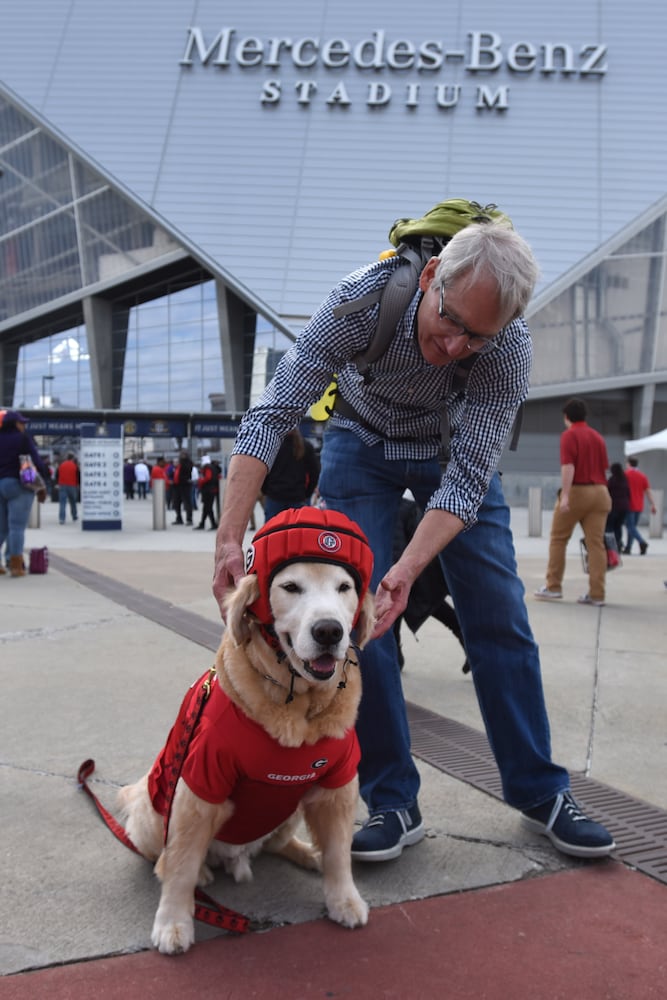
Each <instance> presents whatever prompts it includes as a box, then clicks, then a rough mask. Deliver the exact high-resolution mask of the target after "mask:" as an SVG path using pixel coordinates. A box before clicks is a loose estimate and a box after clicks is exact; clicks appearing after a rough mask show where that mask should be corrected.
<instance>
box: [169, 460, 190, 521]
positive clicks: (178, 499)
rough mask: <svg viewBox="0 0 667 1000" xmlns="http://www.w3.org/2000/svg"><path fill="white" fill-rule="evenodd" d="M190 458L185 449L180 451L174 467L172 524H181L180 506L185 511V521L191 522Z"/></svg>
mask: <svg viewBox="0 0 667 1000" xmlns="http://www.w3.org/2000/svg"><path fill="white" fill-rule="evenodd" d="M192 469H193V464H192V459H191V458H190V456H189V455H188V453H187V451H182V452H181V454H180V456H179V459H178V465H177V466H176V468H175V469H174V492H173V499H172V505H173V508H174V512H175V514H176V517H175V519H174V520H173V521H172V524H183V518H182V516H181V508H182V509H183V511H184V512H185V523H186V524H192Z"/></svg>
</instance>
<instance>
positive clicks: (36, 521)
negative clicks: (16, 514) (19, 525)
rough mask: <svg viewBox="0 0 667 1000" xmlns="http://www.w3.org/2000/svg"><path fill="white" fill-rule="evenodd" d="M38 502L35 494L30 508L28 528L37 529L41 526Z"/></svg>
mask: <svg viewBox="0 0 667 1000" xmlns="http://www.w3.org/2000/svg"><path fill="white" fill-rule="evenodd" d="M40 506H41V504H40V502H39V500H38V499H37V494H35V499H34V500H33V502H32V507H31V508H30V517H29V518H28V527H29V528H39V527H40V525H41V514H40V509H39V508H40Z"/></svg>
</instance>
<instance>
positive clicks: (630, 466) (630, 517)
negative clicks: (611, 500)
mask: <svg viewBox="0 0 667 1000" xmlns="http://www.w3.org/2000/svg"><path fill="white" fill-rule="evenodd" d="M638 465H639V462H638V461H637V459H636V458H629V459H628V460H627V462H626V469H625V477H626V479H627V480H628V486H629V487H630V509H629V510H628V513H627V515H626V518H625V530H626V534H627V540H626V543H625V548H624V549H623V554H624V555H626V556H629V555H630V549H631V548H632V543H633V541H634V540H635V539H636V540H637V542H638V543H639V552H640V554H641V555H643V556H645V555H646V550H647V549H648V542H647V541H646V540H645V539H644V537H643V536H642V535H641V534H640V532H639V529H638V527H637V525H638V524H639V518H640V516H641V513H642V511H643V510H644V496H646V499H647V500H648V502H649V504H650V505H651V513H652V514H655V510H656V508H655V501H654V499H653V494H652V493H651V484H650V483H649V481H648V477H647V476H645V475H644V473H643V472H640V471H639V469H638V468H637V466H638Z"/></svg>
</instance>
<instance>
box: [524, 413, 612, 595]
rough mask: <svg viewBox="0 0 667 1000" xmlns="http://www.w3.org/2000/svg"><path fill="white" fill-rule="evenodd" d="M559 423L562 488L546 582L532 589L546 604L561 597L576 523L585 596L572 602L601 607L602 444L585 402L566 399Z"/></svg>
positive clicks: (605, 501) (607, 506)
mask: <svg viewBox="0 0 667 1000" xmlns="http://www.w3.org/2000/svg"><path fill="white" fill-rule="evenodd" d="M563 420H564V422H565V430H564V431H563V433H562V434H561V438H560V467H561V487H560V490H559V491H558V497H557V498H556V506H555V508H554V513H553V518H552V521H551V536H550V538H549V561H548V564H547V579H546V584H545V586H544V587H541V588H540V589H539V590H536V591H535V596H536V597H539V598H540V599H541V600H546V601H553V600H557V599H560V598H562V596H563V577H564V575H565V552H566V549H567V543H568V542H569V540H570V538H571V537H572V532H573V531H574V529H575V527H576V525H577V524H580V525H581V527H582V529H583V532H584V541H585V543H586V550H587V552H588V593H586V594H583V595H582V596H581V597H579V598H577V600H578V602H579V604H594V605H595V606H596V607H602V606H603V605H604V603H605V578H606V574H607V550H606V548H605V544H604V532H605V526H606V524H607V515H608V514H609V511H610V510H611V497H610V496H609V490H608V489H607V470H608V468H609V458H608V457H607V446H606V444H605V442H604V438H603V437H602V435H601V434H598V432H597V431H596V430H594V429H593V428H592V427H589V425H588V424H587V423H586V404H585V403H584V401H583V400H582V399H570V400H568V402H567V403H566V404H565V406H564V407H563Z"/></svg>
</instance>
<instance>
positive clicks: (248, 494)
mask: <svg viewBox="0 0 667 1000" xmlns="http://www.w3.org/2000/svg"><path fill="white" fill-rule="evenodd" d="M266 473H267V468H266V466H265V465H264V463H263V462H260V461H259V459H258V458H252V456H250V455H233V456H232V459H231V461H230V463H229V470H228V472H227V484H226V487H225V499H224V503H223V508H222V513H221V517H220V524H219V525H218V534H217V536H216V542H215V567H214V570H213V595H214V597H215V599H216V601H217V602H218V605H219V607H220V614H221V615H222V617H223V618H224V617H225V610H224V600H225V595H226V594H227V591H228V590H230V589H231V588H232V587H235V586H236V584H237V583H238V582H239V580H240V579H241V577H242V576H244V575H245V560H244V558H243V545H242V543H243V537H244V535H245V531H246V528H247V527H248V518H249V517H250V512H251V510H252V508H253V506H254V504H255V499H256V497H257V494H258V493H259V488H260V486H261V485H262V482H263V481H264V477H265V476H266Z"/></svg>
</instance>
